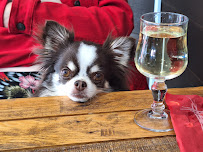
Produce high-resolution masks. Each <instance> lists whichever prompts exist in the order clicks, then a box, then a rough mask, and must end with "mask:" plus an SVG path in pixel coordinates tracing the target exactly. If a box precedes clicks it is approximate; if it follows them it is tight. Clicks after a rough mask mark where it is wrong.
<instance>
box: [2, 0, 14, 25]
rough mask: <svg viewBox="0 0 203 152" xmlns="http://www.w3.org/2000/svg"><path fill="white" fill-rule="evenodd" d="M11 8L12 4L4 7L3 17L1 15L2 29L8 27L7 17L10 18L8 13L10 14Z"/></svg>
mask: <svg viewBox="0 0 203 152" xmlns="http://www.w3.org/2000/svg"><path fill="white" fill-rule="evenodd" d="M11 6H12V3H11V2H10V3H8V4H7V5H6V7H5V10H4V15H3V21H4V23H3V24H4V27H6V28H7V27H8V22H9V17H10V13H11Z"/></svg>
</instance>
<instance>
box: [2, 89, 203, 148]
mask: <svg viewBox="0 0 203 152" xmlns="http://www.w3.org/2000/svg"><path fill="white" fill-rule="evenodd" d="M168 92H169V93H171V94H196V95H200V96H203V87H195V88H184V89H169V90H168ZM151 103H152V94H151V91H150V90H144V91H124V92H112V93H102V94H100V95H98V96H96V97H95V98H94V99H92V100H91V101H90V102H86V103H76V102H73V101H71V100H70V99H69V98H68V97H43V98H25V99H10V100H0V151H4V150H11V151H15V150H20V151H37V152H38V151H43V152H44V151H94V152H97V151H102V152H103V151H105V152H110V151H116V152H117V151H147V152H149V151H170V152H171V151H179V150H178V146H177V143H176V140H175V133H174V132H173V131H171V132H166V133H155V132H150V131H147V130H144V129H142V128H140V127H139V126H137V125H136V124H135V123H134V121H133V117H134V113H135V111H137V110H140V109H144V108H149V107H150V105H151Z"/></svg>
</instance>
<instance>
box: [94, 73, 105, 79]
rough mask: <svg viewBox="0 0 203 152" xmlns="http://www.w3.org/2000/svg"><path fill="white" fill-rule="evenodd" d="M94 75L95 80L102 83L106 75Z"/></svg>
mask: <svg viewBox="0 0 203 152" xmlns="http://www.w3.org/2000/svg"><path fill="white" fill-rule="evenodd" d="M92 75H93V80H94V81H102V80H103V78H104V75H103V74H102V73H100V72H95V73H93V74H92Z"/></svg>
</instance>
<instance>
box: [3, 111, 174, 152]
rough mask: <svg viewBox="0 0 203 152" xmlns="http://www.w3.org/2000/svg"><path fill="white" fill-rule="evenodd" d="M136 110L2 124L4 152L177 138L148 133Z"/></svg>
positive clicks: (168, 133) (164, 134)
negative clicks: (138, 118)
mask: <svg viewBox="0 0 203 152" xmlns="http://www.w3.org/2000/svg"><path fill="white" fill-rule="evenodd" d="M134 113H135V111H128V112H113V113H102V114H89V115H76V116H63V117H62V116H61V117H49V118H37V119H26V120H13V121H1V122H0V130H1V131H0V151H2V150H11V149H12V150H15V149H25V148H37V147H46V146H60V145H72V144H83V143H94V142H101V141H114V140H124V139H136V138H143V137H157V136H166V135H174V132H172V131H171V132H166V133H157V132H151V131H147V130H144V129H142V128H140V127H139V126H137V125H136V124H135V123H134V121H133V117H134Z"/></svg>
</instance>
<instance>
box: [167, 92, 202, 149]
mask: <svg viewBox="0 0 203 152" xmlns="http://www.w3.org/2000/svg"><path fill="white" fill-rule="evenodd" d="M165 100H166V104H167V106H168V108H169V109H170V114H171V120H172V123H173V127H174V131H175V133H176V139H177V142H178V146H179V148H180V151H181V152H203V97H200V96H197V95H172V94H169V93H167V94H166V98H165Z"/></svg>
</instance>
